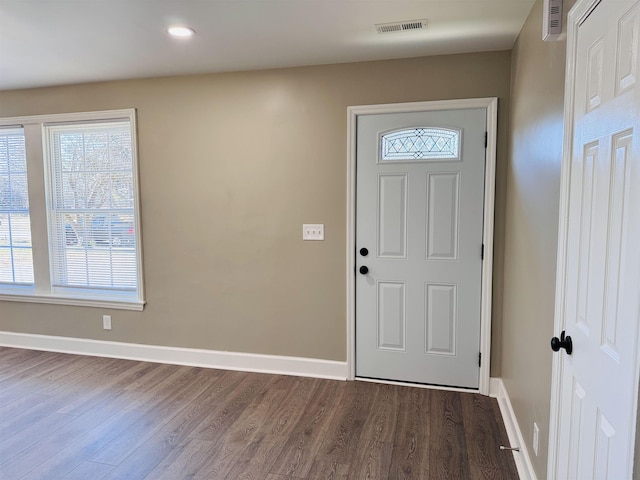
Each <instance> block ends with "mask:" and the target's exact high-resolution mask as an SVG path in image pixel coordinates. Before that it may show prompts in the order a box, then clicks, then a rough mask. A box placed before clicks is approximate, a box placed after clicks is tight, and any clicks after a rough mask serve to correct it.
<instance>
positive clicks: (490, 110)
mask: <svg viewBox="0 0 640 480" xmlns="http://www.w3.org/2000/svg"><path fill="white" fill-rule="evenodd" d="M472 108H485V109H486V111H487V125H486V128H487V147H486V149H485V174H484V214H483V216H484V218H483V232H482V242H483V244H484V261H483V263H482V281H481V288H482V299H481V305H480V309H481V311H480V353H481V355H482V362H481V365H480V377H479V386H478V389H477V390H475V389H471V390H469V389H456V388H450V389H449V388H447V389H449V390H461V391H466V392H468V391H472V392H473V391H477V392H479V393H481V394H483V395H489V377H490V367H491V295H492V281H493V230H494V219H493V216H494V205H495V171H496V152H497V119H498V99H497V98H496V97H488V98H470V99H461V100H436V101H425V102H411V103H390V104H382V105H361V106H352V107H347V380H355V378H356V372H355V368H356V365H355V353H356V343H355V342H356V336H355V330H356V288H355V283H356V282H355V264H356V263H355V262H356V258H355V248H356V245H355V242H356V144H357V123H358V122H357V121H358V117H359V116H364V115H377V114H385V113H409V112H427V111H439V110H467V109H472ZM394 383H395V382H394ZM397 383H402V382H397Z"/></svg>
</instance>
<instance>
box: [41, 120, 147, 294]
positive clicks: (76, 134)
mask: <svg viewBox="0 0 640 480" xmlns="http://www.w3.org/2000/svg"><path fill="white" fill-rule="evenodd" d="M45 130H46V134H47V135H46V136H47V141H48V148H47V151H48V155H47V167H48V168H47V169H46V175H47V177H48V178H47V185H48V212H47V213H48V230H49V257H50V264H51V284H52V287H53V288H54V289H72V290H73V291H74V292H75V293H79V294H83V293H84V294H90V295H94V296H95V295H98V296H99V295H105V296H107V297H116V298H117V297H119V296H126V295H132V296H137V294H138V289H139V285H138V278H139V277H138V254H139V252H138V245H137V241H136V238H137V236H136V225H137V223H138V222H137V218H136V216H137V212H136V202H135V199H136V187H135V184H134V182H135V174H134V169H135V165H134V151H133V148H132V128H131V124H130V122H129V121H111V122H100V123H85V124H81V123H73V124H62V125H48V126H46V127H45Z"/></svg>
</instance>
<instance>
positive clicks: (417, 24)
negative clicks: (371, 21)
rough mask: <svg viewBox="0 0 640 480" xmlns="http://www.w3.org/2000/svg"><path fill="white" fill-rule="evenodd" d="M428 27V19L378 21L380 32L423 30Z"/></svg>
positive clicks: (377, 28) (377, 27)
mask: <svg viewBox="0 0 640 480" xmlns="http://www.w3.org/2000/svg"><path fill="white" fill-rule="evenodd" d="M424 28H427V19H426V18H423V19H421V20H405V21H403V22H392V23H376V30H377V31H378V33H393V32H406V31H409V30H422V29H424Z"/></svg>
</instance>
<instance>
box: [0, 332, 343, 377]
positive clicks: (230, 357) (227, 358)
mask: <svg viewBox="0 0 640 480" xmlns="http://www.w3.org/2000/svg"><path fill="white" fill-rule="evenodd" d="M0 346H4V347H15V348H26V349H31V350H46V351H49V352H61V353H72V354H78V355H91V356H96V357H110V358H123V359H127V360H138V361H143V362H154V363H170V364H175V365H189V366H193V367H205V368H219V369H222V370H239V371H244V372H257V373H276V374H280V375H295V376H301V377H316V378H329V379H334V380H346V378H347V363H346V362H336V361H332V360H321V359H316V358H303V357H283V356H278V355H259V354H253V353H237V352H221V351H216V350H202V349H197V348H180V347H163V346H156V345H142V344H137V343H121V342H107V341H103V340H89V339H85V338H71V337H55V336H49V335H35V334H26V333H13V332H2V331H0Z"/></svg>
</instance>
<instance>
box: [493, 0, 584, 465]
mask: <svg viewBox="0 0 640 480" xmlns="http://www.w3.org/2000/svg"><path fill="white" fill-rule="evenodd" d="M566 3H573V2H571V1H569V2H565V4H566ZM565 7H568V5H565ZM565 48H566V42H565V41H559V42H549V43H547V42H543V41H542V1H541V0H538V2H536V4H535V5H534V7H533V9H532V11H531V13H530V14H529V18H528V19H527V21H526V23H525V25H524V27H523V29H522V31H521V32H520V36H519V38H518V40H517V42H516V44H515V46H514V48H513V52H512V57H511V111H510V132H509V137H510V138H509V163H508V168H507V187H506V218H505V250H504V277H503V280H504V289H503V311H502V313H503V329H502V339H501V340H502V364H501V375H502V377H503V380H504V383H505V386H506V388H507V391H508V393H509V396H510V398H511V402H512V404H513V408H514V411H515V414H516V417H517V419H518V423H519V425H520V429H521V430H522V433H523V436H524V439H525V441H526V442H527V447H528V450H529V453H530V454H531V457H532V461H533V465H534V468H535V470H536V474H537V475H538V478H546V462H547V446H548V435H549V400H550V393H551V361H552V351H551V349H550V347H549V340H550V339H551V337H552V336H553V325H554V301H555V272H556V250H557V235H558V208H559V200H560V169H561V162H562V139H563V102H564V71H565ZM534 422H536V423H537V425H538V427H539V429H540V436H539V453H538V456H535V455H534V453H533V447H532V443H533V423H534Z"/></svg>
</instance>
